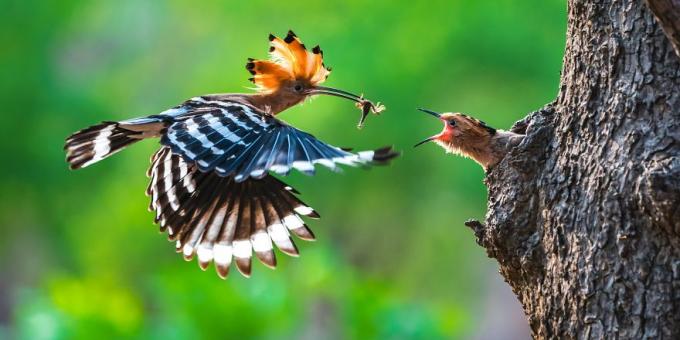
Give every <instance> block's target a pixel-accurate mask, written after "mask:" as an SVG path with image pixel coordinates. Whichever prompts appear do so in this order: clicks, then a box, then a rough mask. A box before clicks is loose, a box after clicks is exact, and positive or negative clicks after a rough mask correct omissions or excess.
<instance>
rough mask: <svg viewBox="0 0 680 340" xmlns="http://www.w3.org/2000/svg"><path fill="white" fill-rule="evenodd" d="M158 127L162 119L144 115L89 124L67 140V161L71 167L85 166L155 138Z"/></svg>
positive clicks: (65, 147) (157, 133)
mask: <svg viewBox="0 0 680 340" xmlns="http://www.w3.org/2000/svg"><path fill="white" fill-rule="evenodd" d="M161 129H162V123H161V122H159V121H157V120H153V119H146V118H142V119H136V120H129V121H123V122H103V123H101V124H97V125H93V126H90V127H88V128H86V129H83V130H80V131H78V132H76V133H74V134H72V135H71V136H69V137H68V138H67V139H66V144H65V145H64V150H65V151H66V161H67V162H68V163H69V166H70V168H71V169H80V168H84V167H86V166H88V165H90V164H93V163H96V162H98V161H100V160H102V159H104V158H106V157H109V156H111V155H113V154H114V153H116V152H118V151H120V150H122V149H124V148H125V147H126V146H128V145H130V144H133V143H135V142H138V141H140V140H142V139H144V138H149V137H158V136H159V135H160V131H161Z"/></svg>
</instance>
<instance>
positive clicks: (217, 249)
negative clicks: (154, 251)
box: [147, 147, 319, 278]
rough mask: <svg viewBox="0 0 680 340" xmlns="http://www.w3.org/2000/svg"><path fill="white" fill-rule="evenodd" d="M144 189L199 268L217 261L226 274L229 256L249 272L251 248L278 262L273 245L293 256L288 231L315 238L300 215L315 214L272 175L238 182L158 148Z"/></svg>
mask: <svg viewBox="0 0 680 340" xmlns="http://www.w3.org/2000/svg"><path fill="white" fill-rule="evenodd" d="M148 175H149V176H150V177H151V181H150V183H149V187H148V189H147V194H148V195H149V196H151V197H152V198H151V205H150V209H151V210H153V211H155V213H156V222H157V223H159V225H160V227H161V231H167V232H168V235H169V237H170V239H171V240H176V249H177V252H179V253H182V254H183V255H184V258H185V259H187V260H191V259H192V258H193V257H194V255H197V257H198V263H199V265H200V266H201V268H202V269H204V270H205V269H206V268H207V267H208V265H209V264H210V262H214V263H215V267H216V269H217V273H218V274H219V275H220V276H221V277H223V278H224V277H226V276H227V273H228V272H229V267H230V265H231V263H232V262H235V263H236V267H237V268H238V270H239V272H241V273H242V274H243V275H245V276H250V272H251V258H252V254H253V253H255V256H256V257H257V258H258V259H259V260H260V261H261V262H262V263H264V264H265V265H267V266H269V267H272V268H273V267H276V257H275V255H274V250H273V246H274V245H276V247H277V248H279V250H281V251H282V252H283V253H285V254H288V255H291V256H297V255H298V250H297V247H296V246H295V243H293V240H292V238H291V236H290V235H291V234H295V235H296V236H298V237H299V238H301V239H303V240H314V234H313V233H312V231H311V230H309V228H308V227H307V226H306V225H305V223H304V222H303V221H302V219H301V218H300V216H308V217H312V218H318V217H319V215H318V214H317V213H316V212H315V211H314V209H312V208H310V207H309V206H307V205H306V204H305V203H303V202H302V201H300V200H299V199H298V198H297V197H296V196H295V195H294V194H295V193H297V192H296V191H295V189H293V188H291V187H289V186H287V185H286V184H284V183H283V182H281V181H279V180H277V179H276V178H274V177H272V176H265V177H264V178H262V179H249V180H246V181H243V182H241V183H237V182H235V181H234V180H233V178H231V177H221V176H218V175H216V174H215V173H214V172H201V171H198V170H197V168H196V166H195V165H192V164H188V163H187V162H185V161H184V160H183V159H182V157H180V156H178V155H176V154H173V153H172V152H170V149H169V148H167V147H164V148H161V149H160V150H159V151H158V152H157V153H156V154H155V155H154V157H153V158H152V164H151V168H149V173H148Z"/></svg>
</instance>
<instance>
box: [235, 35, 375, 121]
mask: <svg viewBox="0 0 680 340" xmlns="http://www.w3.org/2000/svg"><path fill="white" fill-rule="evenodd" d="M269 56H270V60H255V59H252V58H249V59H248V63H247V64H246V69H247V70H248V71H249V72H250V73H251V74H252V75H253V77H252V78H250V79H249V80H250V81H252V82H253V83H254V84H255V85H256V90H257V91H258V92H260V93H262V94H264V95H268V97H269V98H270V99H271V100H272V101H276V102H275V103H271V107H273V108H278V109H274V110H273V111H274V112H273V113H278V112H280V111H283V110H285V109H286V108H288V107H290V106H293V105H295V104H298V103H300V102H302V101H303V100H305V99H306V98H307V97H310V96H314V95H331V96H336V97H341V98H345V99H349V100H351V101H354V102H355V103H356V105H357V107H359V108H361V109H362V110H363V111H364V115H363V116H362V122H363V119H364V118H365V116H366V115H367V114H368V111H372V112H373V113H378V112H380V111H382V109H383V107H381V106H380V105H379V104H377V105H374V104H373V103H372V102H370V101H368V100H366V99H364V98H363V97H362V96H358V95H355V94H352V93H350V92H347V91H342V90H338V89H334V88H330V87H324V86H320V84H321V83H323V82H324V81H325V80H326V78H328V75H329V74H330V73H331V69H330V68H329V67H326V65H325V64H324V62H323V51H322V50H321V48H320V47H319V46H318V45H317V46H315V47H314V48H312V50H311V51H308V50H307V48H306V47H305V45H304V44H303V43H302V42H301V41H300V39H299V38H298V37H297V36H296V35H295V33H293V31H288V34H287V35H286V37H285V38H284V39H281V38H279V37H276V36H274V35H273V34H270V35H269Z"/></svg>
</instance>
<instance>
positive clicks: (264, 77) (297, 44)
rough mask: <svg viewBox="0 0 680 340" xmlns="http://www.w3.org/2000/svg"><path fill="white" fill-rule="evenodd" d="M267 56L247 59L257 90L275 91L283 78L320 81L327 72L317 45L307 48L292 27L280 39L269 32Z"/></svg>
mask: <svg viewBox="0 0 680 340" xmlns="http://www.w3.org/2000/svg"><path fill="white" fill-rule="evenodd" d="M269 45H270V47H269V55H270V60H254V59H248V64H246V68H247V69H248V71H249V72H250V73H251V74H252V75H253V77H252V78H250V81H252V82H253V83H255V85H257V90H258V91H259V92H265V93H269V92H275V91H276V90H277V89H279V88H280V87H281V85H282V84H284V83H285V82H287V81H305V82H308V83H309V85H312V86H313V85H316V84H320V83H323V82H324V81H325V80H326V78H328V75H329V74H330V73H331V70H330V68H327V67H326V66H325V65H324V63H323V52H322V51H321V48H319V46H318V45H317V46H316V47H314V48H313V49H312V51H311V52H310V51H308V50H307V49H306V48H305V45H304V44H303V43H302V42H301V41H300V39H298V37H297V36H296V35H295V33H293V32H292V31H288V35H286V37H285V38H284V39H281V38H278V37H276V36H274V35H272V34H270V35H269Z"/></svg>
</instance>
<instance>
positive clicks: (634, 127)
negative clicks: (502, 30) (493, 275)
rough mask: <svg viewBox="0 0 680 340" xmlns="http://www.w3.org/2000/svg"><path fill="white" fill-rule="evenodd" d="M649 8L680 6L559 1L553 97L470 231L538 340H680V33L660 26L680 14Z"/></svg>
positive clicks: (523, 128)
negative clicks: (561, 38) (562, 6)
mask: <svg viewBox="0 0 680 340" xmlns="http://www.w3.org/2000/svg"><path fill="white" fill-rule="evenodd" d="M659 2H664V3H666V5H668V6H669V7H668V8H670V9H669V10H671V11H673V10H678V7H680V1H678V0H663V1H657V0H647V1H646V2H644V1H643V0H631V1H622V0H620V1H614V0H602V1H585V0H569V11H568V13H569V20H568V30H567V46H566V51H565V56H564V66H563V70H562V79H561V84H560V91H559V94H558V96H557V99H556V100H555V101H554V102H553V103H551V104H548V105H547V106H546V107H544V108H543V109H541V110H539V111H537V112H534V113H532V114H530V115H529V116H527V117H526V118H525V119H524V120H522V121H520V122H518V123H516V124H515V126H514V127H513V130H514V131H516V132H521V133H526V135H527V137H526V138H525V139H524V141H523V142H522V144H521V145H520V146H518V147H517V148H515V149H513V150H512V151H511V152H510V153H509V154H508V155H507V156H506V157H505V159H504V160H503V161H502V162H501V163H499V164H498V165H497V166H496V167H495V168H494V169H491V170H490V171H489V173H488V174H487V178H486V183H487V185H488V188H489V203H488V213H487V216H486V223H485V224H484V225H483V224H481V223H479V222H477V221H468V222H467V223H466V225H468V226H470V227H471V228H472V229H473V230H474V232H475V235H476V237H477V242H478V243H479V244H480V245H481V246H483V247H484V248H486V250H487V253H488V255H489V256H490V257H493V258H496V259H497V260H498V262H499V264H500V272H501V274H502V275H503V277H504V278H505V280H506V281H507V282H508V283H509V284H510V286H511V287H512V289H513V291H514V292H515V294H516V295H517V296H518V298H519V300H520V301H521V303H522V305H523V307H524V311H525V313H526V315H527V317H528V319H529V324H530V326H531V329H532V332H533V336H534V337H535V338H541V339H543V338H579V339H581V338H585V339H588V338H595V339H601V338H607V339H609V338H625V339H628V338H654V339H657V338H659V339H661V338H664V339H680V58H679V57H678V55H676V54H675V51H674V46H676V45H675V44H676V42H675V41H674V40H673V36H675V37H678V32H677V31H674V29H673V27H674V26H676V27H679V28H680V23H677V22H670V23H669V22H664V20H666V19H664V17H666V18H668V17H671V18H673V17H675V18H678V17H680V15H678V14H679V13H680V10H678V11H677V12H675V13H674V14H673V13H668V12H663V13H659V12H657V10H655V7H654V4H655V3H659ZM674 5H678V7H675V8H674V7H673V6H674ZM650 8H651V9H652V10H654V13H656V14H657V16H656V17H655V16H654V14H653V13H652V10H650ZM669 14H673V15H669ZM657 20H659V21H660V23H661V24H660V23H659V22H657ZM662 26H663V30H662ZM664 32H665V33H666V35H668V37H667V36H666V35H664Z"/></svg>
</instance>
